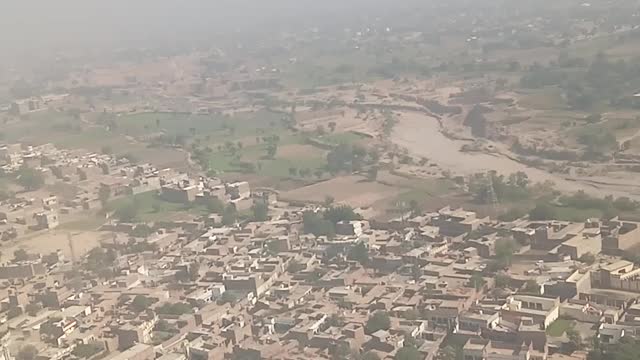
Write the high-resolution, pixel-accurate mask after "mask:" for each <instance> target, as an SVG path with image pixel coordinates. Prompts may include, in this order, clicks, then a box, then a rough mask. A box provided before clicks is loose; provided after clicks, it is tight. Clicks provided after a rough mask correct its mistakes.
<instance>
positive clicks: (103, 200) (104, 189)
mask: <svg viewBox="0 0 640 360" xmlns="http://www.w3.org/2000/svg"><path fill="white" fill-rule="evenodd" d="M110 197H111V188H109V187H108V186H100V190H98V200H100V205H102V208H103V209H105V208H106V207H107V203H108V201H109V198H110Z"/></svg>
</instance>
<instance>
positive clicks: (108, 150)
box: [100, 145, 113, 155]
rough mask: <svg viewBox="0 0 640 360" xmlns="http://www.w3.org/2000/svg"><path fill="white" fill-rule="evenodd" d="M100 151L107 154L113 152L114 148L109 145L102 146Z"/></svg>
mask: <svg viewBox="0 0 640 360" xmlns="http://www.w3.org/2000/svg"><path fill="white" fill-rule="evenodd" d="M100 151H101V152H102V153H103V154H105V155H110V154H113V148H112V147H111V146H109V145H105V146H103V147H102V148H100Z"/></svg>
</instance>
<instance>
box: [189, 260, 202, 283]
mask: <svg viewBox="0 0 640 360" xmlns="http://www.w3.org/2000/svg"><path fill="white" fill-rule="evenodd" d="M199 278H200V263H197V262H192V263H191V264H189V279H190V280H191V281H196V280H198V279H199Z"/></svg>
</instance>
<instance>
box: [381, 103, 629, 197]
mask: <svg viewBox="0 0 640 360" xmlns="http://www.w3.org/2000/svg"><path fill="white" fill-rule="evenodd" d="M398 120H399V121H398V124H397V125H396V126H395V128H394V131H393V134H392V136H391V138H392V141H393V142H394V143H396V144H398V145H400V146H402V147H404V148H406V149H408V150H409V152H410V153H411V154H414V155H417V156H423V157H426V158H428V159H429V160H431V161H432V162H435V163H436V164H438V165H439V166H440V167H441V168H443V169H446V170H449V171H451V172H452V173H453V174H455V175H470V174H473V173H478V172H485V171H489V170H496V171H498V173H501V174H510V173H513V172H517V171H524V172H525V173H526V174H527V176H529V179H531V181H534V182H544V181H552V182H554V183H555V187H556V189H558V190H560V191H563V192H575V191H578V190H583V191H585V192H587V193H589V194H591V195H593V196H598V197H604V196H606V195H613V196H616V197H617V196H628V197H630V198H633V199H636V200H640V185H635V184H630V183H625V182H620V181H619V180H616V179H609V178H602V177H600V178H598V179H597V181H594V180H593V179H588V178H586V179H583V178H568V177H563V176H561V175H556V174H551V173H549V172H547V171H544V170H541V169H537V168H532V167H529V166H527V165H525V164H522V163H520V162H518V161H515V160H513V159H511V158H509V157H507V156H505V155H500V154H488V153H470V152H463V151H461V150H460V149H461V147H462V145H464V144H467V143H468V142H466V141H461V140H453V139H450V138H448V137H446V136H445V135H443V134H442V132H441V129H440V126H439V124H438V122H437V121H436V119H434V118H431V117H429V116H426V115H425V114H423V113H419V112H403V113H402V116H400V117H399V119H398Z"/></svg>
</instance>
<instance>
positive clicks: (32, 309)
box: [24, 303, 42, 316]
mask: <svg viewBox="0 0 640 360" xmlns="http://www.w3.org/2000/svg"><path fill="white" fill-rule="evenodd" d="M40 310H42V305H40V304H38V303H29V304H27V305H26V306H25V307H24V311H25V312H26V313H27V314H29V316H36V315H38V312H39V311H40Z"/></svg>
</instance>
